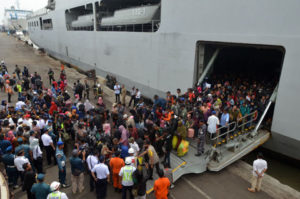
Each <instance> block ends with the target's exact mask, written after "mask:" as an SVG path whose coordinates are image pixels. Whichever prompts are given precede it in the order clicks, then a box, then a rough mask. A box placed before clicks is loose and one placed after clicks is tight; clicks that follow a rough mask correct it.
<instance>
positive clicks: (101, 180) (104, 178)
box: [92, 156, 110, 199]
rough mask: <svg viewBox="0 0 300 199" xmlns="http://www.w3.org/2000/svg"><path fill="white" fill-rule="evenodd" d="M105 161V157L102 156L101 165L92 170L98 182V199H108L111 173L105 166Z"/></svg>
mask: <svg viewBox="0 0 300 199" xmlns="http://www.w3.org/2000/svg"><path fill="white" fill-rule="evenodd" d="M104 160H105V158H104V156H100V158H99V162H100V163H99V164H97V165H96V166H95V167H94V168H93V169H92V176H93V178H94V180H95V181H96V194H97V199H104V198H106V195H107V194H106V193H107V184H108V183H109V182H110V173H109V170H108V167H107V166H106V165H105V164H104Z"/></svg>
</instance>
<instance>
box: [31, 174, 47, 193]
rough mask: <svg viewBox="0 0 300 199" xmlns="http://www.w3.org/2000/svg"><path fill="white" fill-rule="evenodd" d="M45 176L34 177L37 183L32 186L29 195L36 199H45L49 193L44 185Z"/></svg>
mask: <svg viewBox="0 0 300 199" xmlns="http://www.w3.org/2000/svg"><path fill="white" fill-rule="evenodd" d="M44 178H45V174H43V173H39V174H38V175H37V177H36V179H37V183H35V184H34V185H32V187H31V190H30V191H31V193H32V194H33V195H34V196H35V198H36V199H46V198H47V196H48V194H49V193H51V189H50V186H49V185H48V184H46V183H44Z"/></svg>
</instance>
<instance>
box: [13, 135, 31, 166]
mask: <svg viewBox="0 0 300 199" xmlns="http://www.w3.org/2000/svg"><path fill="white" fill-rule="evenodd" d="M17 141H18V143H19V146H17V147H16V148H15V154H18V153H19V151H21V150H24V156H25V157H26V158H27V159H28V160H30V156H29V151H30V148H29V145H28V144H23V139H22V138H21V137H19V138H18V139H17Z"/></svg>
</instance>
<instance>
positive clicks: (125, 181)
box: [119, 157, 136, 199]
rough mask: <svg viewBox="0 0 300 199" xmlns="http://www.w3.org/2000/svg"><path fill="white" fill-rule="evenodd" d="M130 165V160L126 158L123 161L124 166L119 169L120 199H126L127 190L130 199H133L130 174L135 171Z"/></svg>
mask: <svg viewBox="0 0 300 199" xmlns="http://www.w3.org/2000/svg"><path fill="white" fill-rule="evenodd" d="M131 164H132V159H131V158H130V157H127V158H126V159H125V166H124V167H122V168H121V170H120V173H119V176H120V180H122V186H123V187H122V199H126V195H127V190H128V191H129V195H130V199H133V195H132V187H133V184H134V183H133V178H132V174H133V172H134V171H135V170H136V168H135V167H134V166H132V165H131Z"/></svg>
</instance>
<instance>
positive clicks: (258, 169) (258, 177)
mask: <svg viewBox="0 0 300 199" xmlns="http://www.w3.org/2000/svg"><path fill="white" fill-rule="evenodd" d="M267 169H268V164H267V161H265V160H264V159H263V154H262V153H258V155H257V159H256V160H255V161H254V162H253V176H252V183H251V188H248V191H250V192H255V191H260V188H261V181H262V178H263V176H264V173H265V172H266V171H267Z"/></svg>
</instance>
